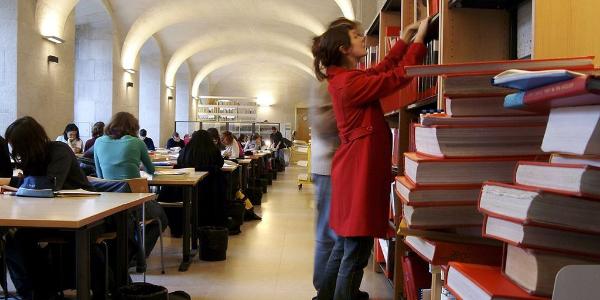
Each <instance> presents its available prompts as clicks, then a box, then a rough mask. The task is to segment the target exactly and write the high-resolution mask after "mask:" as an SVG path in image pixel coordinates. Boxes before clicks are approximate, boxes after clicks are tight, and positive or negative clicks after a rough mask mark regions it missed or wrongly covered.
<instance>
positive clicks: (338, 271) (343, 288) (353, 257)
mask: <svg viewBox="0 0 600 300" xmlns="http://www.w3.org/2000/svg"><path fill="white" fill-rule="evenodd" d="M372 247H373V238H372V237H341V236H340V237H338V239H337V241H336V242H335V246H333V250H332V252H331V256H330V257H329V261H328V262H327V267H326V268H325V274H324V275H325V278H324V280H323V286H322V287H321V289H319V292H318V294H317V299H318V300H331V299H333V300H352V299H356V298H357V296H358V291H359V288H360V283H361V281H362V277H363V273H364V271H363V269H364V268H365V267H366V266H367V264H368V263H369V257H370V256H371V248H372Z"/></svg>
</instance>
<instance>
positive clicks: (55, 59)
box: [48, 55, 58, 64]
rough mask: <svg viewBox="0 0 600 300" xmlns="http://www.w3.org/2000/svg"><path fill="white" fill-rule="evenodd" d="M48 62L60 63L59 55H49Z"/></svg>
mask: <svg viewBox="0 0 600 300" xmlns="http://www.w3.org/2000/svg"><path fill="white" fill-rule="evenodd" d="M48 63H55V64H57V63H58V56H54V55H48Z"/></svg>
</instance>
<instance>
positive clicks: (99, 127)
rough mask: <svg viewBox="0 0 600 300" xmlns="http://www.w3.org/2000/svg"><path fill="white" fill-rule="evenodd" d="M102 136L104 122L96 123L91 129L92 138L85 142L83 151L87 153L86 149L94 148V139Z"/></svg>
mask: <svg viewBox="0 0 600 300" xmlns="http://www.w3.org/2000/svg"><path fill="white" fill-rule="evenodd" d="M103 135H104V122H96V123H94V126H93V127H92V138H91V139H89V140H87V141H86V142H85V148H84V149H83V151H87V150H88V149H90V148H92V147H93V146H94V143H95V142H96V139H97V138H99V137H101V136H103Z"/></svg>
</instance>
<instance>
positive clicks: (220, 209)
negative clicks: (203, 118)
mask: <svg viewBox="0 0 600 300" xmlns="http://www.w3.org/2000/svg"><path fill="white" fill-rule="evenodd" d="M223 162H224V159H223V157H222V156H221V151H219V149H218V148H217V146H216V145H215V144H214V143H213V139H212V136H211V135H210V134H209V133H208V132H207V131H205V130H198V131H196V132H194V133H193V134H192V138H191V139H190V142H189V143H188V144H187V146H186V147H185V148H183V150H181V151H180V152H179V157H178V158H177V165H176V166H175V167H176V168H194V169H196V171H205V172H208V176H207V177H206V178H205V179H204V180H202V181H201V182H200V183H199V185H198V189H199V190H201V191H202V196H201V197H200V196H199V202H198V224H199V226H225V225H226V222H227V216H226V213H225V207H226V195H225V190H226V178H225V174H223V171H221V167H223ZM181 193H182V191H181V190H180V189H175V188H162V189H161V191H160V195H159V197H160V201H161V202H162V201H164V202H169V201H178V200H179V199H181V197H182V196H183V195H182V194H181ZM171 198H172V199H171ZM165 211H166V212H167V216H168V218H169V227H171V235H173V236H176V237H177V236H180V235H181V232H182V221H183V220H182V219H181V211H180V209H178V208H168V209H165Z"/></svg>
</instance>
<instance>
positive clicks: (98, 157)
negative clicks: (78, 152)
mask: <svg viewBox="0 0 600 300" xmlns="http://www.w3.org/2000/svg"><path fill="white" fill-rule="evenodd" d="M139 129H140V124H139V122H138V120H137V119H136V117H134V116H133V115H132V114H130V113H128V112H118V113H116V114H115V115H114V116H113V118H112V120H111V121H110V123H109V124H108V125H107V126H106V130H105V133H106V134H105V135H104V136H102V137H99V138H98V139H97V140H96V143H95V144H94V161H95V163H96V174H97V175H98V177H100V178H104V179H111V180H123V179H131V178H138V177H140V163H141V164H143V165H144V168H145V169H146V172H148V173H149V174H154V165H152V161H151V160H150V156H148V150H147V149H146V144H144V142H143V141H142V140H140V139H139V138H137V133H138V131H139Z"/></svg>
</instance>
